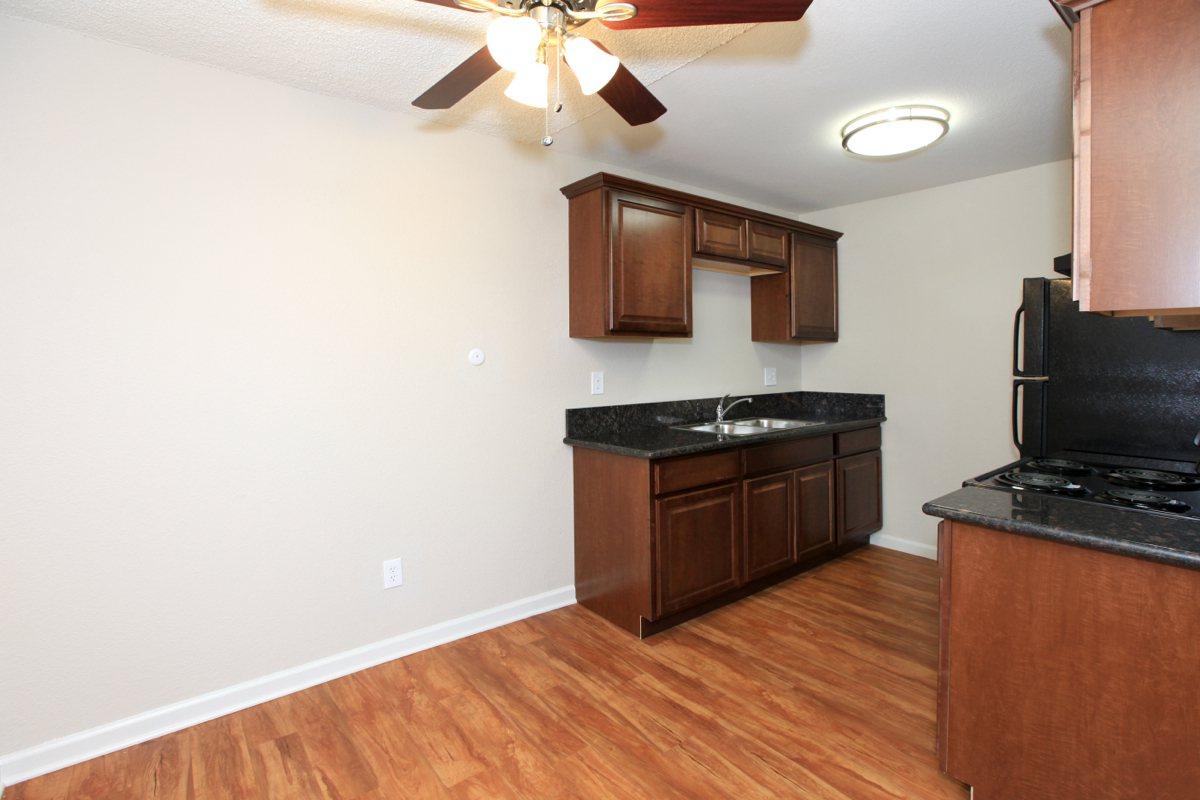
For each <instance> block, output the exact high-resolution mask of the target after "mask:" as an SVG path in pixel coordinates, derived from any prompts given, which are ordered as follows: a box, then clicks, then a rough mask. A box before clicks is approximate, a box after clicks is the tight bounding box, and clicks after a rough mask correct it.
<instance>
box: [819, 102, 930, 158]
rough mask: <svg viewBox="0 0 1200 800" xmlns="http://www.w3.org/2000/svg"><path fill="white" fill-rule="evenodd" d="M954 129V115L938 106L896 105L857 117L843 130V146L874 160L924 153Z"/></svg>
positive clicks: (849, 150)
mask: <svg viewBox="0 0 1200 800" xmlns="http://www.w3.org/2000/svg"><path fill="white" fill-rule="evenodd" d="M949 130H950V112H949V111H947V110H946V109H944V108H938V107H937V106H892V107H891V108H883V109H880V110H879V111H872V112H871V113H870V114H863V115H862V116H861V117H856V118H854V119H852V120H850V122H847V123H846V126H845V127H844V128H842V147H844V148H845V149H846V150H847V151H848V152H851V153H854V154H855V155H860V156H868V157H870V158H884V157H886V156H898V155H900V154H902V153H911V152H913V151H914V150H920V149H921V148H923V147H928V146H929V145H931V144H933V143H934V142H936V141H937V140H938V139H941V138H942V137H943V136H945V135H946V133H947V132H948V131H949Z"/></svg>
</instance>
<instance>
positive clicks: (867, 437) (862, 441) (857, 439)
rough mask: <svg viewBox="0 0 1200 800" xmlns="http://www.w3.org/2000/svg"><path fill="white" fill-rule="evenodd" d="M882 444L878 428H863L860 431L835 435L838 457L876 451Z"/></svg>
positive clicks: (881, 436)
mask: <svg viewBox="0 0 1200 800" xmlns="http://www.w3.org/2000/svg"><path fill="white" fill-rule="evenodd" d="M882 442H883V435H882V433H880V430H879V428H864V429H863V430H861V431H849V432H847V433H839V434H838V435H837V454H838V455H839V456H848V455H853V454H854V453H865V452H867V451H868V450H878V449H879V448H880V446H881V444H882Z"/></svg>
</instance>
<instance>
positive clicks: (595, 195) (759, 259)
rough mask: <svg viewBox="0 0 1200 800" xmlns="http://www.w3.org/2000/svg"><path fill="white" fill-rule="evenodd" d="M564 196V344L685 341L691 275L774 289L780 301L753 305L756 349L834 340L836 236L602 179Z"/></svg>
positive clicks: (568, 189)
mask: <svg viewBox="0 0 1200 800" xmlns="http://www.w3.org/2000/svg"><path fill="white" fill-rule="evenodd" d="M562 192H563V194H564V195H566V196H567V198H569V201H570V212H569V213H570V248H571V253H570V257H571V280H570V283H571V287H570V291H571V321H570V332H571V336H573V337H576V338H587V339H596V338H612V339H619V338H625V339H629V338H652V337H681V336H683V337H686V336H690V335H691V331H692V318H691V317H692V285H691V270H692V269H693V268H696V269H709V270H716V271H720V272H733V273H737V274H742V275H748V276H762V277H761V278H759V277H754V278H752V279H753V280H754V281H755V282H756V283H755V284H754V286H756V287H758V283H757V281H759V280H760V279H763V280H765V279H767V278H775V279H778V281H779V282H778V283H777V284H776V283H772V284H770V286H778V287H779V293H780V298H772V302H770V303H764V302H761V301H760V300H758V299H756V300H755V301H754V306H753V314H754V317H755V322H754V330H755V339H756V340H757V341H785V342H795V343H804V342H807V341H833V340H835V339H836V338H837V240H838V238H839V237H841V234H840V233H838V232H837V231H831V230H826V229H825V228H818V227H816V226H813V225H806V224H805V223H802V222H797V221H795V220H789V219H787V218H785V217H779V216H775V215H772V214H766V213H763V212H760V211H754V210H753V209H748V208H742V207H741V206H734V205H731V204H729V203H722V202H720V201H717V200H712V199H709V198H704V197H699V196H697V195H692V194H686V193H683V192H676V191H674V190H671V189H666V188H663V187H659V186H652V185H650V184H647V183H641V182H639V181H632V180H629V179H627V178H620V177H618V176H615V175H608V174H605V173H599V174H597V175H593V176H591V177H589V178H585V179H583V180H581V181H577V182H576V183H573V184H571V185H570V186H565V187H563V189H562ZM797 255H799V256H800V257H801V259H802V261H801V262H800V264H799V267H800V272H799V273H797V272H796V258H797ZM764 286H765V284H764ZM826 306H827V307H826ZM760 316H761V317H762V319H761V320H760V319H759V317H760ZM763 326H766V327H763ZM760 328H762V330H763V331H765V333H764V334H763V338H760V336H759V330H760Z"/></svg>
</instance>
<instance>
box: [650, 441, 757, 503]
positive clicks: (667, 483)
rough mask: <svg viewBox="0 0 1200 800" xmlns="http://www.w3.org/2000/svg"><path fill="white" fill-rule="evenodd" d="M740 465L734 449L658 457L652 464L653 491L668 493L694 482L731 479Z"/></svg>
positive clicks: (689, 486) (737, 471)
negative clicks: (665, 459) (676, 456)
mask: <svg viewBox="0 0 1200 800" xmlns="http://www.w3.org/2000/svg"><path fill="white" fill-rule="evenodd" d="M741 467H742V464H741V456H740V455H739V453H738V451H737V450H722V451H721V452H719V453H707V454H705V455H699V456H682V457H680V458H673V459H670V460H669V461H659V462H657V463H656V464H655V465H654V493H655V494H669V493H670V492H678V491H680V490H682V489H691V488H692V487H694V486H706V485H708V484H710V483H719V482H720V481H729V480H735V479H737V477H738V476H739V475H740V474H741Z"/></svg>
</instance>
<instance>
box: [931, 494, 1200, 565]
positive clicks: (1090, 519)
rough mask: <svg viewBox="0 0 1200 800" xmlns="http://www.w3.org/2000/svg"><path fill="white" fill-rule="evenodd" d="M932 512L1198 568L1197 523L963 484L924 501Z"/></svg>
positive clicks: (1199, 526)
mask: <svg viewBox="0 0 1200 800" xmlns="http://www.w3.org/2000/svg"><path fill="white" fill-rule="evenodd" d="M922 510H923V511H924V512H925V513H926V514H928V515H930V516H932V517H942V518H943V519H949V520H954V521H956V522H966V523H969V524H972V525H979V526H981V527H984V528H993V529H995V530H1000V531H1005V532H1008V533H1016V534H1020V535H1023V536H1034V537H1037V538H1038V539H1048V540H1050V541H1054V542H1064V543H1066V544H1073V545H1078V546H1080V547H1090V548H1092V549H1094V550H1104V551H1106V552H1109V553H1116V554H1117V555H1123V556H1133V557H1135V558H1144V559H1148V560H1150V561H1158V562H1161V563H1163V564H1171V565H1174V566H1177V567H1188V568H1190V569H1200V522H1198V521H1197V520H1194V519H1190V518H1184V517H1169V516H1165V515H1161V514H1149V513H1145V512H1141V511H1132V510H1129V509H1124V508H1117V507H1114V506H1107V505H1101V504H1099V503H1088V502H1083V501H1080V500H1073V499H1071V498H1069V497H1055V496H1053V495H1045V494H1031V493H1028V492H1025V493H1020V494H1018V493H1013V492H1006V491H1001V490H999V489H985V488H983V487H979V486H967V487H965V488H962V489H959V490H958V491H956V492H951V493H950V494H948V495H946V496H945V497H939V498H938V499H936V500H931V501H930V502H928V503H926V504H925V505H924V506H923V507H922Z"/></svg>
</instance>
